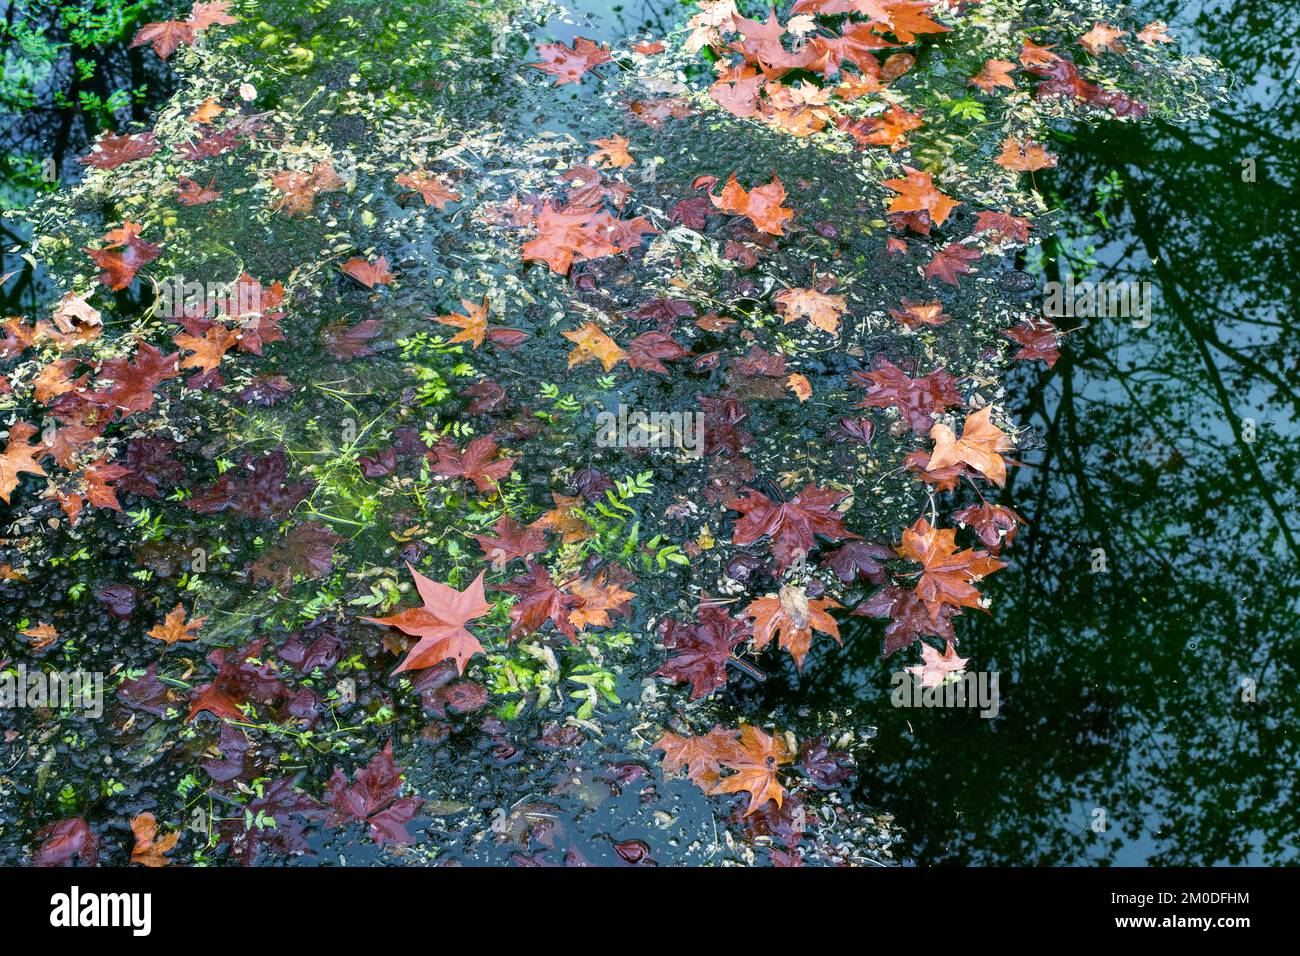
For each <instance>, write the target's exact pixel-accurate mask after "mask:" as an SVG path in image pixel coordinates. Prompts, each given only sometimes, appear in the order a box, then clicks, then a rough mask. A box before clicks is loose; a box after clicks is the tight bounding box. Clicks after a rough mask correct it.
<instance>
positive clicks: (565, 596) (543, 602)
mask: <svg viewBox="0 0 1300 956" xmlns="http://www.w3.org/2000/svg"><path fill="white" fill-rule="evenodd" d="M525 567H526V570H525V572H524V574H522V575H520V576H519V577H517V578H514V579H513V580H511V581H508V582H507V583H505V584H497V585H493V586H494V587H495V588H496V589H497V590H498V591H505V592H506V593H507V594H513V595H515V603H514V604H513V605H512V606H511V608H510V621H511V625H510V639H511V640H514V639H515V638H518V637H522V636H524V635H527V634H532V633H535V632H536V631H539V630H541V628H542V627H543V626H544V625H545V624H546V622H547V621H550V622H551V623H552V624H554V625H555V627H556V629H557V630H558V631H559V632H560V633H561V634H563V635H564V636H565V637H567V638H568V639H569V640H570V641H572V642H573V643H575V644H576V643H577V642H578V635H577V630H576V629H575V628H574V626H573V622H572V621H570V620H569V615H570V613H571V612H572V611H573V608H574V606H575V605H576V604H577V599H576V598H575V597H574V596H573V595H572V594H570V593H568V591H566V590H565V589H563V588H561V587H558V586H556V584H555V582H554V581H552V580H551V575H550V573H549V572H548V571H547V570H546V568H544V567H542V566H541V565H540V564H534V563H532V562H528V563H527V564H526V565H525Z"/></svg>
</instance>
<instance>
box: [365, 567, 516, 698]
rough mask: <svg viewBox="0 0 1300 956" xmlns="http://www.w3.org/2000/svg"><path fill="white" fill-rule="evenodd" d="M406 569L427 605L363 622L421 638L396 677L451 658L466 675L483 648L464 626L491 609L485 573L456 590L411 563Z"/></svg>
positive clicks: (369, 618)
mask: <svg viewBox="0 0 1300 956" xmlns="http://www.w3.org/2000/svg"><path fill="white" fill-rule="evenodd" d="M406 567H407V570H409V571H410V572H411V577H412V578H413V579H414V580H415V587H416V590H417V591H418V592H419V594H420V600H421V601H423V602H424V606H423V607H412V608H407V609H406V610H404V611H399V612H398V613H397V614H393V615H390V616H388V617H364V618H362V620H363V621H370V622H371V623H373V624H382V625H384V626H385V627H395V628H397V629H398V630H400V631H402V632H403V633H405V634H410V635H412V636H413V637H418V638H419V639H420V640H419V641H418V642H417V643H416V645H415V646H414V647H412V648H411V650H410V652H409V653H408V654H407V655H406V658H405V659H404V660H403V661H402V663H401V664H400V665H398V667H397V670H395V671H393V673H394V674H400V673H402V671H410V670H418V669H420V668H424V667H433V666H434V665H435V664H440V663H441V662H443V661H445V660H448V659H450V660H454V661H455V662H456V669H457V671H458V672H459V673H462V674H463V673H464V672H465V664H466V662H467V661H468V660H469V659H470V657H472V656H473V655H475V654H481V653H483V645H482V644H480V643H479V640H478V638H477V637H475V636H474V635H473V634H471V633H470V632H469V631H467V630H466V629H465V625H466V624H468V623H469V622H470V621H473V620H475V619H476V618H480V617H482V616H483V615H484V614H487V613H488V612H489V611H491V610H492V605H491V604H489V603H488V602H487V597H486V595H485V594H484V593H483V575H484V574H485V573H486V572H484V571H480V572H479V575H478V577H476V578H475V579H474V580H473V581H472V582H470V585H469V587H467V588H466V589H465V590H464V591H457V590H456V589H455V588H453V587H449V586H448V585H446V584H440V583H439V582H437V581H433V580H430V579H429V578H426V577H425V576H424V575H423V574H421V573H420V572H419V571H417V570H415V568H413V567H411V566H410V565H409V564H408V565H407V566H406Z"/></svg>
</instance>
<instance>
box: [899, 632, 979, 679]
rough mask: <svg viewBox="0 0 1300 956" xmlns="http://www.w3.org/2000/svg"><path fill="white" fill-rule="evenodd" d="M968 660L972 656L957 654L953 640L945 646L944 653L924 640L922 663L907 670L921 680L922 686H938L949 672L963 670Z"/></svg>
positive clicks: (922, 644) (922, 643)
mask: <svg viewBox="0 0 1300 956" xmlns="http://www.w3.org/2000/svg"><path fill="white" fill-rule="evenodd" d="M968 660H970V658H967V657H958V656H957V652H956V651H955V650H953V646H952V642H951V641H950V642H949V643H948V645H947V646H946V647H945V648H944V651H943V653H942V654H940V653H939V652H938V651H936V650H935V649H934V648H933V647H931V646H930V645H929V644H927V643H925V642H924V641H922V642H921V661H922V663H920V664H918V665H916V666H915V667H909V668H908V669H907V672H908V673H909V674H911V675H912V676H913V677H915V678H916V679H917V680H919V681H920V682H921V686H922V687H938V686H939V685H940V684H942V683H943V682H944V679H945V678H946V677H947V676H948V675H949V674H952V673H955V672H957V671H960V670H962V669H963V668H964V667H965V666H966V662H967V661H968Z"/></svg>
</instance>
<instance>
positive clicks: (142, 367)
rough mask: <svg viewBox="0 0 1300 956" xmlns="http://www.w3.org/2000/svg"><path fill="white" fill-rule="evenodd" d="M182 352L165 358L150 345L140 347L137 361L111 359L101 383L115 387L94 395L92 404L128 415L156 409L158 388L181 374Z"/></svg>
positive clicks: (136, 357) (136, 354)
mask: <svg viewBox="0 0 1300 956" xmlns="http://www.w3.org/2000/svg"><path fill="white" fill-rule="evenodd" d="M180 355H181V353H180V352H173V353H172V354H171V355H163V353H162V352H161V351H159V350H158V349H156V348H154V347H153V346H152V345H150V344H149V343H148V342H141V343H140V344H139V346H137V347H136V351H135V356H134V361H131V360H130V359H125V358H118V359H109V360H108V361H107V362H105V363H104V366H103V368H101V369H100V371H99V376H100V380H101V381H103V380H107V381H109V382H111V383H112V384H111V385H110V386H109V387H108V388H106V389H104V390H102V391H99V392H94V393H92V394H91V395H90V396H89V398H90V400H91V401H92V402H95V403H96V404H99V405H105V406H108V407H111V408H119V409H121V410H122V411H124V412H144V411H148V410H149V409H150V408H152V407H153V403H154V389H156V388H157V387H158V386H159V385H161V384H162V383H163V382H165V381H167V380H168V379H173V378H176V377H178V376H179V375H180V368H179V366H178V365H177V359H179V358H180Z"/></svg>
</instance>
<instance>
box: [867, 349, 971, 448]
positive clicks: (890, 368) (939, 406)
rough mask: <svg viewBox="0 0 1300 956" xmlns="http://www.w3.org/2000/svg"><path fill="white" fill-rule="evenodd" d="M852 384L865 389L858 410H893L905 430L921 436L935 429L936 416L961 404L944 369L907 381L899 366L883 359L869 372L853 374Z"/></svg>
mask: <svg viewBox="0 0 1300 956" xmlns="http://www.w3.org/2000/svg"><path fill="white" fill-rule="evenodd" d="M851 381H852V382H853V383H854V384H855V385H864V386H867V394H866V397H865V398H863V399H862V401H861V402H859V403H858V407H859V408H891V407H892V408H896V409H898V410H899V412H901V413H902V416H903V420H904V421H905V422H907V425H908V427H909V428H911V429H912V431H914V432H918V433H921V434H925V433H926V432H928V431H929V430H930V428H931V427H932V426H933V425H934V418H933V416H934V415H935V414H936V413H938V412H942V411H944V410H946V409H947V408H949V407H950V406H952V405H960V404H961V402H962V397H961V393H960V392H959V391H957V380H956V379H955V378H953V377H952V375H950V374H949V373H948V372H946V371H945V370H943V369H936V370H935V371H933V372H931V373H930V374H929V375H923V376H921V377H920V378H909V377H908V376H907V374H906V373H905V372H904V371H903V370H902V369H900V368H899V367H898V366H896V365H894V364H893V363H892V362H890V361H889V360H888V359H883V360H881V362H880V365H879V366H878V367H877V368H875V369H873V370H871V371H870V372H854V373H853V376H852V379H851Z"/></svg>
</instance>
